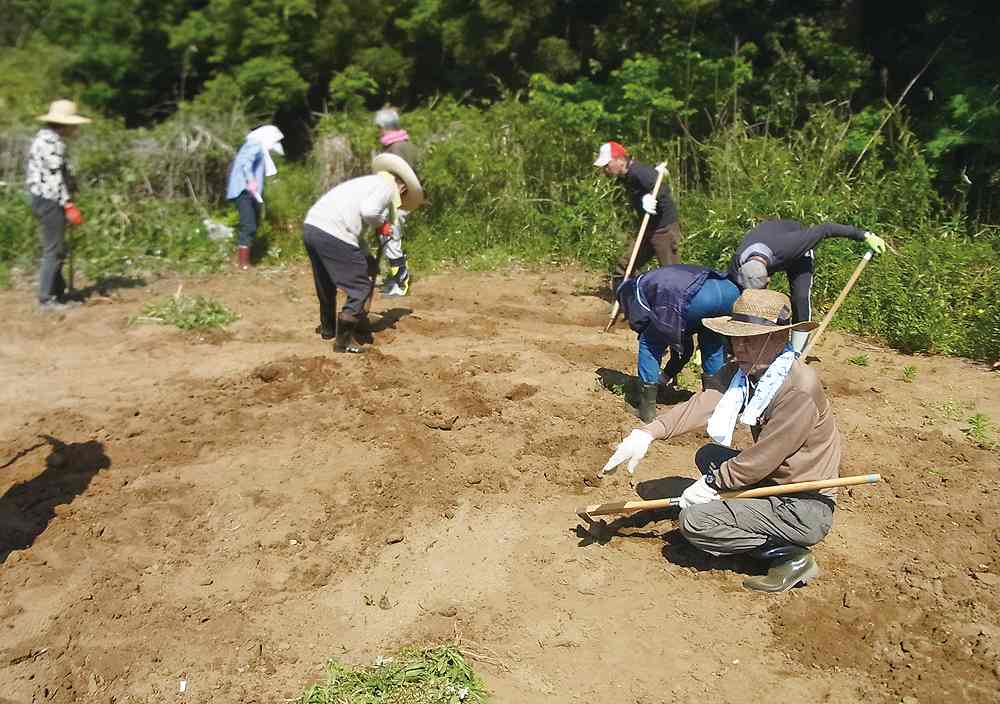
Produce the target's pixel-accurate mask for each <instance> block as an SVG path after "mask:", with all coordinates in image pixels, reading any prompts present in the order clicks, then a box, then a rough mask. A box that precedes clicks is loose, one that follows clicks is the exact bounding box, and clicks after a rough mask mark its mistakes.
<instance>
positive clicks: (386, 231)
mask: <svg viewBox="0 0 1000 704" xmlns="http://www.w3.org/2000/svg"><path fill="white" fill-rule="evenodd" d="M378 235H379V237H392V223H391V222H388V221H386V222H384V223H382V227H380V228H379V229H378Z"/></svg>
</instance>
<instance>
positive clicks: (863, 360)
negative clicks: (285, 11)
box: [847, 354, 868, 367]
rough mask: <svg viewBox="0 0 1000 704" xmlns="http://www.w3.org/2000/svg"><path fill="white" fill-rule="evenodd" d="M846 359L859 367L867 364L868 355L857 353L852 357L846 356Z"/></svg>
mask: <svg viewBox="0 0 1000 704" xmlns="http://www.w3.org/2000/svg"><path fill="white" fill-rule="evenodd" d="M847 361H848V362H850V363H851V364H854V365H856V366H859V367H867V366H868V355H866V354H859V355H856V356H854V357H848V358H847Z"/></svg>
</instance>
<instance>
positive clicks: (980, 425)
mask: <svg viewBox="0 0 1000 704" xmlns="http://www.w3.org/2000/svg"><path fill="white" fill-rule="evenodd" d="M966 423H968V424H969V425H968V427H966V428H963V430H964V431H965V434H966V435H968V436H969V438H970V439H971V440H972V441H974V442H975V443H976V444H977V445H980V446H982V447H992V446H993V421H992V420H991V419H990V417H989V416H988V415H986V414H985V413H976V414H975V415H973V416H970V417H969V418H967V419H966Z"/></svg>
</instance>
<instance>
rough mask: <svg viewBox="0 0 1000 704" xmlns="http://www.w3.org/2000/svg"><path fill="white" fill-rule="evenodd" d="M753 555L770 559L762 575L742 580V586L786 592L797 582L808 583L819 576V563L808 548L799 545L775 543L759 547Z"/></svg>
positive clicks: (751, 588)
mask: <svg viewBox="0 0 1000 704" xmlns="http://www.w3.org/2000/svg"><path fill="white" fill-rule="evenodd" d="M752 554H753V556H754V557H760V558H761V559H772V560H774V562H773V563H771V567H770V569H768V571H767V574H766V575H764V576H763V577H750V578H748V579H745V580H743V586H744V587H746V588H747V589H750V590H752V591H755V592H787V591H788V590H789V589H792V588H793V587H795V586H796V585H797V584H800V583H801V584H808V583H809V582H811V581H812V580H814V579H816V578H817V577H818V576H819V565H817V564H816V558H815V557H813V554H812V553H811V552H809V549H808V548H804V547H801V546H799V545H776V546H771V547H764V548H760V549H759V550H757V551H755V552H754V553H752Z"/></svg>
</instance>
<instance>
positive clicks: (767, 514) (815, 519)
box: [680, 444, 836, 555]
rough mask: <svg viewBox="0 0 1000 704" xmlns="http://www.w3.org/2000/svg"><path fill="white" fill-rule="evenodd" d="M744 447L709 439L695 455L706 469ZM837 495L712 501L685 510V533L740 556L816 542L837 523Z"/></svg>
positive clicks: (704, 546)
mask: <svg viewBox="0 0 1000 704" xmlns="http://www.w3.org/2000/svg"><path fill="white" fill-rule="evenodd" d="M738 454H739V452H738V451H737V450H734V449H732V448H729V447H725V446H723V445H716V444H709V445H705V446H704V447H702V448H701V449H700V450H698V452H697V453H696V454H695V457H694V461H695V464H696V465H697V466H698V469H699V470H700V471H701V473H702V474H708V473H709V472H713V471H716V470H718V468H719V467H720V466H721V465H722V463H723V462H725V461H726V460H729V459H732V458H733V457H735V456H736V455H738ZM835 505H836V504H835V503H834V501H833V499H831V498H829V497H827V496H824V495H823V494H819V493H812V492H810V493H802V494H786V495H784V496H766V497H762V498H759V499H733V500H730V501H709V502H708V503H707V504H697V505H695V506H692V507H690V508H687V509H684V510H683V511H681V515H680V520H681V526H680V527H681V534H682V535H683V536H684V537H685V538H687V540H688V542H689V543H691V544H692V545H694V546H695V547H696V548H699V549H701V550H704V551H705V552H708V553H711V554H713V555H735V554H738V553H741V552H749V551H750V550H754V549H756V548H759V547H762V546H764V545H769V544H771V545H773V544H777V545H788V544H793V545H802V546H809V545H815V544H816V543H818V542H819V541H821V540H822V539H823V538H824V537H825V536H826V534H827V533H829V532H830V527H831V526H832V525H833V510H834V507H835Z"/></svg>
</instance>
